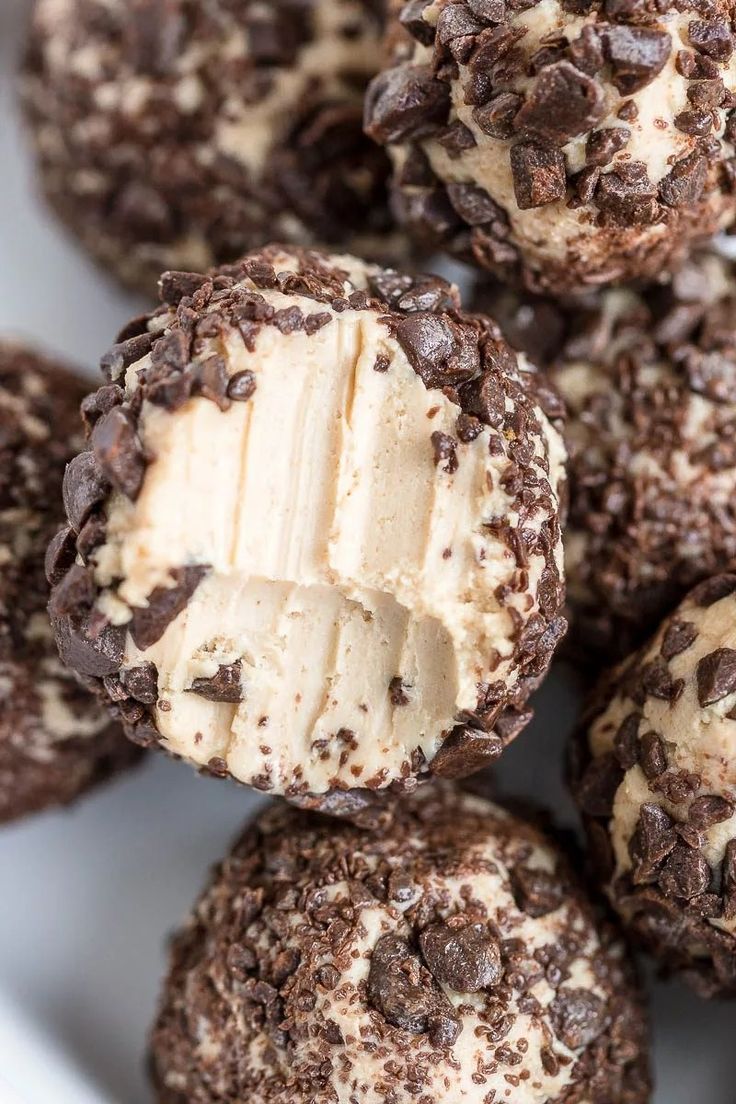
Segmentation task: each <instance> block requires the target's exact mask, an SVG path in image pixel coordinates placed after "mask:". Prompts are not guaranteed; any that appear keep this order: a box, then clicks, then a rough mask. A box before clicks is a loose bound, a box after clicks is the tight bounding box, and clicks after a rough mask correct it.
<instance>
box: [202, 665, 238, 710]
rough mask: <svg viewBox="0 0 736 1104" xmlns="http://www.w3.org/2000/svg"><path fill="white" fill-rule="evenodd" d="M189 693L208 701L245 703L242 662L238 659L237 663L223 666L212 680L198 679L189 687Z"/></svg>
mask: <svg viewBox="0 0 736 1104" xmlns="http://www.w3.org/2000/svg"><path fill="white" fill-rule="evenodd" d="M189 692H190V693H192V694H197V695H199V697H200V698H206V699H207V701H213V702H231V703H233V704H234V703H236V702H241V701H243V686H242V663H241V661H240V660H239V659H238V660H236V661H235V663H226V664H225V663H223V664H221V665H220V666H219V667H218V669H217V674H216V675H213V676H212V678H196V679H195V680H194V682H193V683H192V685H191V686H190V687H189Z"/></svg>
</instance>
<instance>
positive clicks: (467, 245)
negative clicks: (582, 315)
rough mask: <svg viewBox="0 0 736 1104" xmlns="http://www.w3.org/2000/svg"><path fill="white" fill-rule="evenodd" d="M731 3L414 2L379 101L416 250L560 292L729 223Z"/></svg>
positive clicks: (378, 130)
mask: <svg viewBox="0 0 736 1104" xmlns="http://www.w3.org/2000/svg"><path fill="white" fill-rule="evenodd" d="M732 17H733V3H732V2H730V0H716V2H714V3H713V4H708V5H706V4H702V3H699V2H698V0H684V2H683V3H677V4H675V3H670V4H668V3H667V0H663V2H662V3H657V4H647V3H645V2H640V0H569V2H568V0H530V2H527V0H523V2H519V0H467V2H464V0H459V2H458V0H434V2H433V3H425V2H423V0H410V2H409V3H408V4H406V5H405V6H404V7H403V8H402V9H400V14H399V15H398V19H399V21H400V23H401V25H403V28H404V29H405V31H406V35H405V36H401V35H398V34H397V33H396V31H394V34H393V39H394V42H395V48H394V68H391V69H388V70H386V71H384V72H383V73H382V74H381V75H380V76H378V77H377V78H376V79H375V80H374V82H373V84H372V86H371V88H370V90H369V94H368V99H367V106H366V129H367V132H368V133H369V134H370V135H372V136H373V137H374V138H375V139H376V140H377V141H378V142H379V143H381V144H383V145H385V146H387V147H389V149H390V151H391V153H392V156H393V160H394V165H395V195H394V206H395V209H396V212H397V214H398V215H399V217H400V218H401V219H402V221H403V222H404V223H405V224H406V225H407V226H408V227H409V228H411V229H412V230H413V231H414V233H415V235H416V236H417V238H418V239H420V240H422V241H426V242H428V243H433V244H440V245H442V246H444V247H446V248H448V249H449V250H450V251H452V252H453V253H455V254H458V255H460V256H462V257H465V258H470V259H472V260H473V261H475V263H476V264H478V265H480V266H481V267H482V268H486V269H489V270H491V271H492V272H495V273H496V274H497V275H499V276H501V277H502V278H503V279H504V280H507V281H514V282H516V283H522V284H524V285H525V286H526V287H527V288H529V289H531V290H536V291H543V290H550V291H552V292H553V293H560V292H565V291H570V290H574V289H579V288H584V287H588V286H591V285H598V284H602V283H609V282H612V281H621V280H626V279H632V278H634V277H649V278H653V277H657V276H659V275H660V273H661V271H662V270H664V269H667V268H669V267H674V266H675V264H676V263H677V262H678V261H679V260H681V259H682V257H683V255H684V254H685V253H686V251H687V248H688V245H689V244H690V243H691V242H692V241H693V240H694V239H698V238H703V237H705V236H706V235H709V234H712V233H713V232H714V231H715V230H717V229H718V228H719V227H723V226H726V225H727V224H729V223H730V222H731V221H732V220H733V219H734V217H735V216H736V198H735V197H734V184H735V181H736V161H734V156H733V155H734V135H735V134H736V119H735V118H734V116H733V114H732V109H733V107H734V104H736V99H735V98H734V95H733V93H734V91H736V59H734V56H733V46H734V44H733V36H732V24H731V21H732Z"/></svg>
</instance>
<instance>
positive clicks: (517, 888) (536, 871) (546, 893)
mask: <svg viewBox="0 0 736 1104" xmlns="http://www.w3.org/2000/svg"><path fill="white" fill-rule="evenodd" d="M511 888H512V892H513V894H514V900H515V901H516V904H517V905H518V907H519V908H520V909H521V910H522V912H526V913H527V914H528V915H529V916H533V917H534V918H535V919H536V918H538V917H540V916H547V915H549V913H550V912H554V911H555V910H556V909H558V908H559V907H560V905H562V903H563V901H564V900H565V891H564V887H563V885H562V882H561V881H560V879H559V878H558V877H556V876H555V875H554V874H552V873H550V872H549V871H548V870H542V869H541V868H534V867H530V866H519V867H517V868H516V869H515V870H513V871H512V873H511Z"/></svg>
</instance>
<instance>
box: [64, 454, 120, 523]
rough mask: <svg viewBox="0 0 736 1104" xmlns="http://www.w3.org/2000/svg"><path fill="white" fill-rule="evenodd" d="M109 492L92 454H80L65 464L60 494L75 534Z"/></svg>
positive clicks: (108, 487)
mask: <svg viewBox="0 0 736 1104" xmlns="http://www.w3.org/2000/svg"><path fill="white" fill-rule="evenodd" d="M109 492H110V484H109V482H108V480H107V479H106V478H105V476H104V474H103V472H102V470H101V468H100V465H99V464H98V462H97V460H96V458H95V456H94V454H93V453H91V452H82V453H80V454H79V455H78V456H75V457H74V459H73V460H72V461H71V462H70V463H69V464H67V468H66V471H65V472H64V482H63V486H62V494H63V498H64V509H65V511H66V516H67V517H68V518H69V521H70V522H71V525H72V528H73V529H75V530H76V532H79V530H80V529H81V528H82V526H83V525H84V523H85V521H86V520H87V518H88V517H89V515H90V514H91V513H92V511H93V510H94V508H95V506H98V505H99V504H100V503H101V502H104V501H105V499H106V498H107V496H108V494H109Z"/></svg>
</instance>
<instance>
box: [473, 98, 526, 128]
mask: <svg viewBox="0 0 736 1104" xmlns="http://www.w3.org/2000/svg"><path fill="white" fill-rule="evenodd" d="M523 102H524V101H523V99H522V97H521V96H518V95H517V94H516V93H515V92H500V93H499V94H498V95H497V96H494V97H493V99H491V100H489V101H488V103H485V104H479V105H478V106H477V107H474V108H473V121H474V122H475V123H477V124H478V126H479V128H480V129H481V130H482V131H483V133H484V134H488V135H490V137H491V138H510V137H511V136H512V134H513V133H514V118H515V116H516V113H517V111H518V110H519V108H520V107H521V105H522V104H523Z"/></svg>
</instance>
